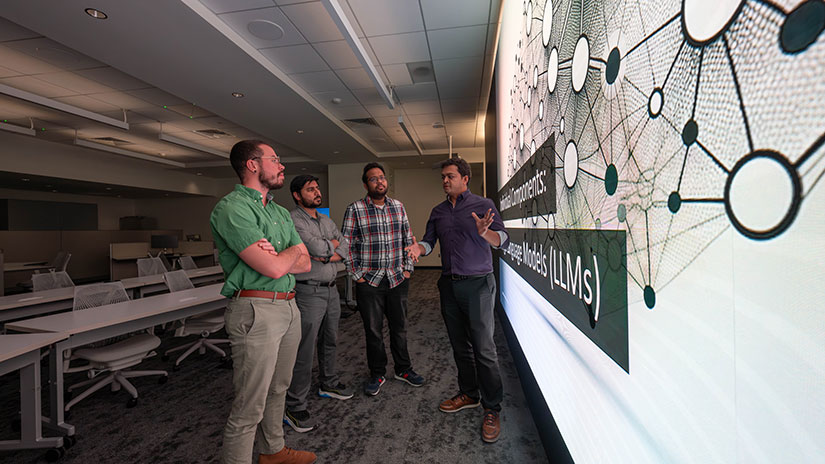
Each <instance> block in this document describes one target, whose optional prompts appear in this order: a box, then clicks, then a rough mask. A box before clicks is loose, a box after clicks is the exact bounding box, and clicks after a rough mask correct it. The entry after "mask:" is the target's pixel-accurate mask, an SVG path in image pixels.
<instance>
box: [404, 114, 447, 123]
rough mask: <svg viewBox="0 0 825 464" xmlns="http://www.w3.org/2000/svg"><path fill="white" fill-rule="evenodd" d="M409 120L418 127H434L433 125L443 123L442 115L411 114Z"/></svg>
mask: <svg viewBox="0 0 825 464" xmlns="http://www.w3.org/2000/svg"><path fill="white" fill-rule="evenodd" d="M408 119H409V120H410V122H411V123H413V124H414V125H416V126H432V124H433V123H436V122H439V123H440V122H443V120H442V118H441V113H427V114H411V115H409V117H408Z"/></svg>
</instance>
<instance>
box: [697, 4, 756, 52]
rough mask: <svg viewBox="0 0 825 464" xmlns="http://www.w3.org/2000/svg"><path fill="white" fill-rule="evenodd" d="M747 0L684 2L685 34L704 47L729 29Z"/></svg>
mask: <svg viewBox="0 0 825 464" xmlns="http://www.w3.org/2000/svg"><path fill="white" fill-rule="evenodd" d="M743 3H745V0H684V1H683V2H682V18H683V19H682V21H683V24H684V27H685V34H687V36H688V37H689V38H690V39H691V40H693V41H694V42H695V43H696V44H700V45H704V44H706V43H709V42H710V41H711V40H713V39H715V38H716V37H717V36H718V35H719V33H721V32H722V31H724V30H725V29H727V27H728V26H729V25H730V23H731V22H733V19H734V18H735V17H736V14H737V13H738V12H739V11H741V9H742V4H743Z"/></svg>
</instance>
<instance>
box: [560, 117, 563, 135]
mask: <svg viewBox="0 0 825 464" xmlns="http://www.w3.org/2000/svg"><path fill="white" fill-rule="evenodd" d="M559 132H560V133H562V134H564V118H561V121H559Z"/></svg>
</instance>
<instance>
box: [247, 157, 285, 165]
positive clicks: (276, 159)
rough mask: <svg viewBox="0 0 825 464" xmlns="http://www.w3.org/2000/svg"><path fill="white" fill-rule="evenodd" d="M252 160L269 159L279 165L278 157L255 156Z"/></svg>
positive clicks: (279, 159)
mask: <svg viewBox="0 0 825 464" xmlns="http://www.w3.org/2000/svg"><path fill="white" fill-rule="evenodd" d="M252 159H259V160H265V159H271V160H272V161H274V162H275V163H278V164H281V158H280V157H278V156H256V157H254V158H252Z"/></svg>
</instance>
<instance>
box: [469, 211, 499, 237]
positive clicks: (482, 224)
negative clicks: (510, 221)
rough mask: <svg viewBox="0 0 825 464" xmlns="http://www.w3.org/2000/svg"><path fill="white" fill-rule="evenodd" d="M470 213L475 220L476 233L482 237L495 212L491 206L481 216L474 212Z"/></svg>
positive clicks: (488, 227) (491, 222)
mask: <svg viewBox="0 0 825 464" xmlns="http://www.w3.org/2000/svg"><path fill="white" fill-rule="evenodd" d="M470 214H472V215H473V219H475V221H476V229H477V230H478V235H481V236H482V237H483V236H484V234H486V233H487V231H488V230H489V229H490V226H491V225H492V224H493V216H495V215H496V213H494V212H493V210H492V208H491V209H488V210H487V214H485V215H484V217H482V218H480V217H478V215H477V214H476V213H475V212H473V213H470Z"/></svg>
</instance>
